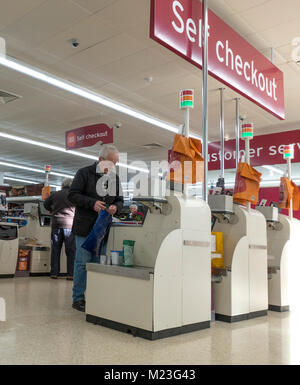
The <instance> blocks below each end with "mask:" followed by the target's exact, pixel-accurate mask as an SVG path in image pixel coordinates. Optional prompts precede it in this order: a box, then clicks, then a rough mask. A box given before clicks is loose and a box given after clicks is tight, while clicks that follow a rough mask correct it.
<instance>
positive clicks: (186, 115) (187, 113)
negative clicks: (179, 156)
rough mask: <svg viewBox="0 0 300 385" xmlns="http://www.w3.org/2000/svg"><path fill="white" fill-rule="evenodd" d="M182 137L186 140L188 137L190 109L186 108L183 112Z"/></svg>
mask: <svg viewBox="0 0 300 385" xmlns="http://www.w3.org/2000/svg"><path fill="white" fill-rule="evenodd" d="M183 135H184V136H185V137H186V138H189V136H190V109H189V108H186V109H185V110H184V131H183Z"/></svg>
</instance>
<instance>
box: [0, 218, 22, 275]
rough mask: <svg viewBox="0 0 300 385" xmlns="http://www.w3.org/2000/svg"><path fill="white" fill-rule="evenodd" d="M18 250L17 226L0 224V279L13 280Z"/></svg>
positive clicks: (14, 224)
mask: <svg viewBox="0 0 300 385" xmlns="http://www.w3.org/2000/svg"><path fill="white" fill-rule="evenodd" d="M18 249H19V231H18V225H17V224H16V223H7V222H0V278H13V277H14V276H15V272H16V267H17V261H18Z"/></svg>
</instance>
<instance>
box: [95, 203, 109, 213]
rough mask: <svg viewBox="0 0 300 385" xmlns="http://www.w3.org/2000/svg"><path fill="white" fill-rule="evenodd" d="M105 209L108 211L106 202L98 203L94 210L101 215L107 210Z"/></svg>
mask: <svg viewBox="0 0 300 385" xmlns="http://www.w3.org/2000/svg"><path fill="white" fill-rule="evenodd" d="M105 209H106V206H105V202H102V201H97V202H96V203H95V206H94V210H95V211H96V212H97V213H100V211H101V210H105Z"/></svg>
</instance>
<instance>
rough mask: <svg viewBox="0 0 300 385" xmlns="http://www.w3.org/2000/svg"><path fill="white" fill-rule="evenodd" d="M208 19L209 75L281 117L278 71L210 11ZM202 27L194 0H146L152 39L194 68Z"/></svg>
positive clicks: (199, 9) (199, 56)
mask: <svg viewBox="0 0 300 385" xmlns="http://www.w3.org/2000/svg"><path fill="white" fill-rule="evenodd" d="M208 22H209V44H208V69H209V74H210V75H211V76H213V77H214V78H215V79H217V80H219V81H220V82H222V83H224V84H225V85H227V86H228V87H230V88H232V89H233V90H234V91H236V92H238V93H239V94H241V95H242V96H245V97H246V98H247V99H249V100H251V101H252V102H254V103H256V104H257V105H258V106H260V107H262V108H263V109H265V110H266V111H268V112H270V113H271V114H273V115H274V116H276V117H277V118H279V119H281V120H283V119H285V109H284V84H283V73H282V71H280V70H279V69H278V68H277V67H276V66H275V65H274V64H272V63H271V62H270V61H269V60H268V59H267V58H266V57H265V56H264V55H262V54H261V53H260V52H259V51H257V50H256V49H255V48H254V47H253V46H251V45H250V44H249V43H248V42H247V41H246V40H245V39H243V38H242V37H241V36H240V35H239V34H238V33H236V32H235V31H234V30H233V29H232V28H231V27H230V26H229V25H227V24H226V23H224V22H223V21H222V20H221V19H220V18H219V17H218V16H216V15H215V14H214V13H213V12H211V11H209V13H208ZM202 30H203V28H202V3H201V2H200V1H199V0H151V30H150V36H151V38H152V39H154V40H156V41H157V42H159V43H160V44H162V45H163V46H165V47H167V48H168V49H170V50H172V51H173V52H175V53H176V54H177V55H179V56H181V57H183V58H184V59H186V60H188V61H189V62H190V63H192V64H193V65H195V66H197V67H199V68H202Z"/></svg>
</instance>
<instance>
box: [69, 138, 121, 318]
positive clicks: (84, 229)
mask: <svg viewBox="0 0 300 385" xmlns="http://www.w3.org/2000/svg"><path fill="white" fill-rule="evenodd" d="M118 160H119V152H118V150H117V148H116V147H115V146H113V145H103V146H102V147H101V150H100V153H99V162H96V163H94V164H93V165H91V166H88V167H85V168H82V169H80V170H79V171H78V172H77V174H76V176H75V178H74V180H73V183H72V186H71V188H70V192H69V195H68V199H69V200H70V202H72V203H73V204H74V205H75V207H76V211H75V218H74V223H73V230H72V231H73V234H74V235H75V238H76V257H75V265H74V282H73V304H72V307H73V308H74V309H76V310H78V311H82V312H84V311H85V290H86V275H87V274H86V264H87V263H91V262H92V263H99V262H100V261H99V256H93V255H92V253H90V252H89V251H87V250H85V249H83V248H82V247H81V245H82V244H83V243H84V241H85V240H86V238H87V236H88V235H89V234H90V232H91V230H92V229H93V226H94V224H95V222H96V220H97V218H98V215H99V213H100V211H101V210H107V212H108V213H109V214H110V215H112V216H113V215H115V214H118V213H120V211H121V210H122V208H123V202H124V199H123V196H122V191H120V187H119V177H118V175H116V174H114V177H115V178H114V181H115V184H116V185H115V193H114V195H111V194H107V195H105V196H101V195H99V194H98V192H99V193H100V194H102V193H101V192H100V191H99V189H98V188H97V183H98V181H99V179H100V178H102V177H103V176H104V175H105V174H108V175H109V174H110V172H109V169H106V168H103V164H104V163H105V162H104V161H107V163H109V164H110V165H116V164H117V162H118ZM97 191H98V192H97ZM103 195H104V193H103ZM105 251H106V250H103V248H102V250H101V253H105Z"/></svg>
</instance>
